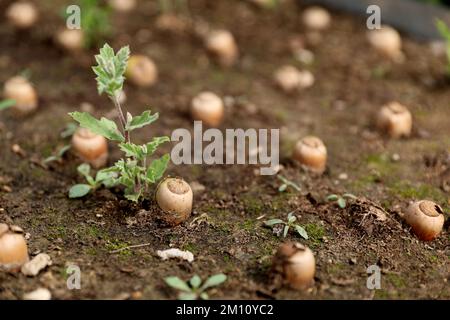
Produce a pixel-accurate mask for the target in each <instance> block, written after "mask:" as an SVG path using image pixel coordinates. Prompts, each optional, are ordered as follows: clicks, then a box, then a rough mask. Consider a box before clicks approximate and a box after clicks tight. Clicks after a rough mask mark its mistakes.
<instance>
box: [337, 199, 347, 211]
mask: <svg viewBox="0 0 450 320" xmlns="http://www.w3.org/2000/svg"><path fill="white" fill-rule="evenodd" d="M337 204H338V206H339V207H340V208H341V209H344V208H345V206H346V205H347V203H346V201H345V199H344V198H339V199H338V201H337Z"/></svg>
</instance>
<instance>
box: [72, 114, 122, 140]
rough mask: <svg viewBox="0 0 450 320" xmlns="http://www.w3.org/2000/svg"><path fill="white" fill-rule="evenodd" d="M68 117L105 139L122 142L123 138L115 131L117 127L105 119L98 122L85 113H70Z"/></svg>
mask: <svg viewBox="0 0 450 320" xmlns="http://www.w3.org/2000/svg"><path fill="white" fill-rule="evenodd" d="M69 115H70V116H71V117H72V118H73V119H74V120H75V121H77V122H78V123H79V124H80V126H81V127H83V128H87V129H89V130H91V131H92V132H94V133H96V134H99V135H101V136H103V137H105V138H106V139H109V140H114V141H119V142H124V141H125V138H124V137H123V135H122V134H121V133H120V132H119V130H118V129H117V125H116V123H115V122H114V121H111V120H109V119H106V118H101V119H100V120H97V119H95V118H94V117H93V116H91V115H90V114H89V113H87V112H77V111H76V112H71V113H69Z"/></svg>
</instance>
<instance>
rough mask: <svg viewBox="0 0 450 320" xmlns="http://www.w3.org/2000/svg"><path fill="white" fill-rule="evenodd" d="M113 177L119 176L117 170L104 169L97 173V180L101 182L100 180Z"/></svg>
mask: <svg viewBox="0 0 450 320" xmlns="http://www.w3.org/2000/svg"><path fill="white" fill-rule="evenodd" d="M113 168H114V167H113ZM107 169H109V168H107ZM112 178H117V172H115V171H111V170H105V169H103V170H100V171H98V172H97V174H96V175H95V181H96V182H97V183H100V182H103V181H105V180H109V179H112Z"/></svg>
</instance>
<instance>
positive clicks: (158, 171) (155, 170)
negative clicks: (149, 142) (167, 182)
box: [147, 154, 170, 183]
mask: <svg viewBox="0 0 450 320" xmlns="http://www.w3.org/2000/svg"><path fill="white" fill-rule="evenodd" d="M169 160H170V156H169V154H165V155H163V156H162V157H161V158H159V159H156V160H153V161H152V163H151V164H150V166H149V167H148V170H147V179H148V181H150V182H151V183H155V182H156V181H158V180H159V179H161V177H162V176H163V174H164V171H166V168H167V164H168V163H169Z"/></svg>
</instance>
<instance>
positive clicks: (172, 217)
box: [156, 178, 193, 226]
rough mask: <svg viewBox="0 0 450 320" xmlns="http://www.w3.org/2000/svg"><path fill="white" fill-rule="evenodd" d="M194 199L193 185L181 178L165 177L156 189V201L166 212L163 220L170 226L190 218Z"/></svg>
mask: <svg viewBox="0 0 450 320" xmlns="http://www.w3.org/2000/svg"><path fill="white" fill-rule="evenodd" d="M192 201H193V193H192V189H191V186H190V185H189V184H188V183H187V182H186V181H184V180H183V179H180V178H167V179H165V180H164V181H163V182H161V183H160V184H159V186H158V188H157V191H156V202H157V203H158V205H159V207H160V208H161V209H162V211H163V212H164V214H163V215H162V220H164V221H165V222H166V223H167V224H169V225H170V226H176V225H178V224H180V223H182V222H183V221H185V220H187V219H188V218H189V216H190V215H191V212H192Z"/></svg>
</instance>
